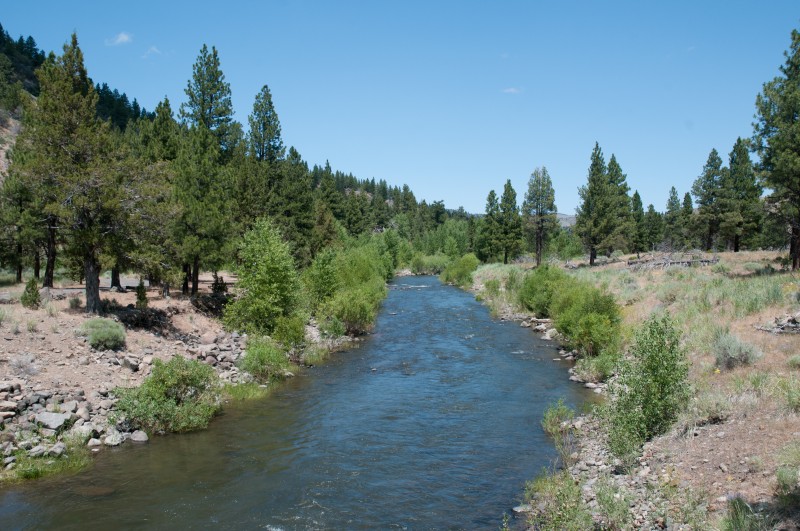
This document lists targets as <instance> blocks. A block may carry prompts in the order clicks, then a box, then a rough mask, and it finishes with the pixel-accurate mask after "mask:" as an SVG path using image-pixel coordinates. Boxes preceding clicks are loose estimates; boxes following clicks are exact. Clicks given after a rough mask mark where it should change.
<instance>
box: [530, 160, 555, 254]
mask: <svg viewBox="0 0 800 531" xmlns="http://www.w3.org/2000/svg"><path fill="white" fill-rule="evenodd" d="M555 198H556V193H555V190H554V189H553V181H552V180H551V179H550V174H549V173H547V168H545V167H544V166H542V167H541V168H536V169H535V170H533V173H532V174H531V177H530V179H529V180H528V191H527V192H526V193H525V201H523V203H522V219H523V225H524V227H525V231H526V232H527V233H528V234H529V235H530V239H531V241H532V243H533V245H532V247H533V251H534V253H535V255H536V265H537V266H538V265H539V264H541V263H542V253H543V252H544V246H545V244H546V243H547V240H548V239H549V238H550V236H551V235H552V234H553V232H554V231H555V230H556V229H558V220H557V219H556V213H557V212H558V211H557V210H556V202H555Z"/></svg>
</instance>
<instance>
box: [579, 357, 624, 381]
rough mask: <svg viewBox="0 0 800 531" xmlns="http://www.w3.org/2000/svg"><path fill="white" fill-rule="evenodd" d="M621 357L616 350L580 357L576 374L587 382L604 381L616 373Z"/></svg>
mask: <svg viewBox="0 0 800 531" xmlns="http://www.w3.org/2000/svg"><path fill="white" fill-rule="evenodd" d="M619 359H620V355H619V352H618V351H616V350H605V351H603V352H601V353H600V354H598V355H597V356H594V357H591V358H580V359H579V360H578V362H577V363H576V364H575V374H576V375H577V376H578V377H580V378H581V380H583V381H585V382H604V381H606V380H607V379H608V378H610V377H611V376H612V375H613V374H614V370H615V369H616V367H617V363H618V362H619Z"/></svg>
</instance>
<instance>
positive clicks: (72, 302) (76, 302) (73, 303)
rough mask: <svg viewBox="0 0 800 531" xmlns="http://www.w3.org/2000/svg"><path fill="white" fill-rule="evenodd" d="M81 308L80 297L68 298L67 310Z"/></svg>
mask: <svg viewBox="0 0 800 531" xmlns="http://www.w3.org/2000/svg"><path fill="white" fill-rule="evenodd" d="M80 307H81V299H80V297H70V298H69V309H70V310H77V309H79V308H80Z"/></svg>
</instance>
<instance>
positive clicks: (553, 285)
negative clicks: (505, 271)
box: [519, 265, 569, 317]
mask: <svg viewBox="0 0 800 531" xmlns="http://www.w3.org/2000/svg"><path fill="white" fill-rule="evenodd" d="M568 278H569V275H567V274H566V273H565V272H564V271H562V270H561V269H559V268H557V267H553V266H549V265H542V266H539V267H537V268H536V269H534V270H533V271H531V272H529V273H528V274H527V275H525V279H524V280H523V281H522V286H521V287H520V290H519V302H520V304H522V305H523V306H524V307H525V308H526V309H528V310H530V311H532V312H533V313H535V314H536V315H537V316H538V317H550V303H551V302H552V300H553V293H554V292H555V290H556V289H557V287H558V286H559V285H560V284H561V283H564V282H567V281H568Z"/></svg>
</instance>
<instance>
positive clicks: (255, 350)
mask: <svg viewBox="0 0 800 531" xmlns="http://www.w3.org/2000/svg"><path fill="white" fill-rule="evenodd" d="M239 367H240V368H241V369H242V370H244V371H246V372H249V373H250V374H252V375H253V377H254V378H256V379H257V380H259V381H261V382H268V381H270V380H281V379H283V378H285V377H286V372H287V371H288V370H289V369H290V368H291V367H292V365H291V363H289V358H288V357H287V356H286V351H285V350H284V349H283V348H281V346H280V345H279V344H278V343H276V342H275V341H273V340H272V339H270V338H268V337H252V338H250V339H248V340H247V348H246V349H245V353H244V356H243V357H242V358H241V361H240V362H239Z"/></svg>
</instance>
